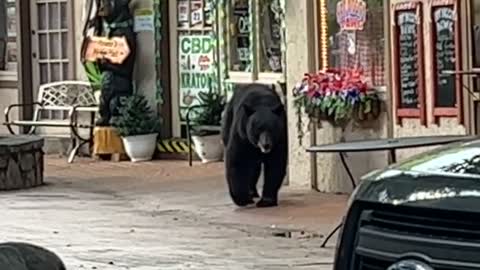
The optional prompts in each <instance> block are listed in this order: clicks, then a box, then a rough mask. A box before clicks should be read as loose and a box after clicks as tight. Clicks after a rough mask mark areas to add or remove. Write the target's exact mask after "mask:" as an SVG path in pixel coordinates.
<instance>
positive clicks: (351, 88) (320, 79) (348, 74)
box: [293, 69, 381, 139]
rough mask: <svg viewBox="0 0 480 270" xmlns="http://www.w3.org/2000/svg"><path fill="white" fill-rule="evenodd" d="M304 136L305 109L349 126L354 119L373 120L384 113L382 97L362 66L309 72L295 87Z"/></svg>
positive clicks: (360, 120) (321, 118)
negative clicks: (366, 78) (367, 78)
mask: <svg viewBox="0 0 480 270" xmlns="http://www.w3.org/2000/svg"><path fill="white" fill-rule="evenodd" d="M293 91H294V93H293V95H294V104H295V107H296V109H297V116H298V121H299V123H298V125H297V127H298V128H299V134H300V139H301V135H302V123H301V121H302V117H301V114H302V111H305V113H306V114H307V115H308V116H309V118H310V119H313V120H317V121H320V120H325V121H328V122H330V123H331V124H332V125H333V126H336V127H341V128H345V126H346V125H347V124H348V123H350V122H351V121H355V122H357V123H360V124H361V123H362V122H365V121H373V120H375V119H377V118H378V116H379V115H380V108H381V106H380V99H379V96H378V95H377V93H376V92H375V91H374V90H372V89H370V88H369V87H368V86H367V83H366V82H365V80H364V79H363V76H362V72H361V71H360V70H338V69H327V70H325V71H320V72H318V73H316V74H305V76H304V78H303V80H302V81H301V82H300V83H299V84H297V85H296V87H295V88H294V89H293Z"/></svg>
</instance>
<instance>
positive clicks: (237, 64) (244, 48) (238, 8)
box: [229, 0, 252, 71]
mask: <svg viewBox="0 0 480 270" xmlns="http://www.w3.org/2000/svg"><path fill="white" fill-rule="evenodd" d="M250 33H251V25H250V1H249V0H231V9H230V24H229V39H230V70H232V71H251V68H252V66H251V64H250V58H251V52H250Z"/></svg>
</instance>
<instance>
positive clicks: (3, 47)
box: [0, 0, 17, 71]
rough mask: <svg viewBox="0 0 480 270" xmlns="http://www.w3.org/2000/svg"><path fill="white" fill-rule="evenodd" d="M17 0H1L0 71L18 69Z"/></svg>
mask: <svg viewBox="0 0 480 270" xmlns="http://www.w3.org/2000/svg"><path fill="white" fill-rule="evenodd" d="M16 27H17V26H16V9H15V0H0V71H2V70H3V71H16V63H17V43H16V42H17V41H16Z"/></svg>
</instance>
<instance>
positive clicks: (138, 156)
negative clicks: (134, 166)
mask: <svg viewBox="0 0 480 270" xmlns="http://www.w3.org/2000/svg"><path fill="white" fill-rule="evenodd" d="M157 136H158V134H156V133H155V134H146V135H138V136H128V137H123V138H122V141H123V145H124V147H125V152H127V155H128V157H129V158H130V159H131V160H132V162H140V161H148V160H152V157H153V153H154V152H155V146H156V145H157Z"/></svg>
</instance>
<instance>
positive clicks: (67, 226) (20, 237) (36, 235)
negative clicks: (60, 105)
mask: <svg viewBox="0 0 480 270" xmlns="http://www.w3.org/2000/svg"><path fill="white" fill-rule="evenodd" d="M46 180H47V182H48V185H47V186H45V187H42V188H38V189H34V190H30V191H23V192H14V193H5V194H0V203H1V204H2V205H3V209H2V210H3V211H2V212H3V217H4V218H3V219H2V220H1V221H0V225H1V227H2V228H3V230H2V231H1V232H0V240H1V241H7V240H17V241H29V242H34V243H37V244H40V245H44V246H46V247H48V248H50V249H52V250H54V251H55V252H57V253H58V254H59V255H60V256H61V257H62V258H63V259H64V261H65V262H66V264H67V266H68V269H101V270H110V269H140V270H163V269H198V270H203V269H212V270H213V269H215V270H217V269H219V270H220V269H235V270H237V269H239V270H240V269H242V270H243V269H261V270H262V269H266V270H269V269H271V270H282V269H325V270H326V269H331V265H328V264H329V263H331V262H332V260H333V259H332V257H333V247H334V240H333V241H331V242H330V244H329V248H327V249H321V248H320V244H321V242H322V239H321V235H322V234H326V233H328V231H329V230H330V229H331V228H332V227H334V226H335V225H337V222H338V220H339V218H340V217H341V215H342V214H343V212H344V207H345V203H346V199H347V198H346V196H334V195H326V194H320V193H314V192H311V193H307V194H305V193H303V192H298V191H294V190H289V189H288V188H284V189H283V190H282V192H281V196H280V207H277V208H272V209H256V208H249V209H239V208H237V207H235V206H234V205H233V204H232V203H231V200H230V198H229V197H228V194H227V192H226V183H225V181H224V178H223V164H221V163H218V164H208V165H202V164H199V163H197V164H195V165H194V166H193V167H192V168H190V167H188V163H187V162H184V161H155V162H148V163H141V164H133V163H129V162H121V163H110V162H94V161H91V160H88V159H79V160H77V161H76V162H75V163H74V164H67V163H66V161H65V160H64V159H57V158H52V157H50V158H48V159H47V160H46ZM302 232H303V233H302Z"/></svg>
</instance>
